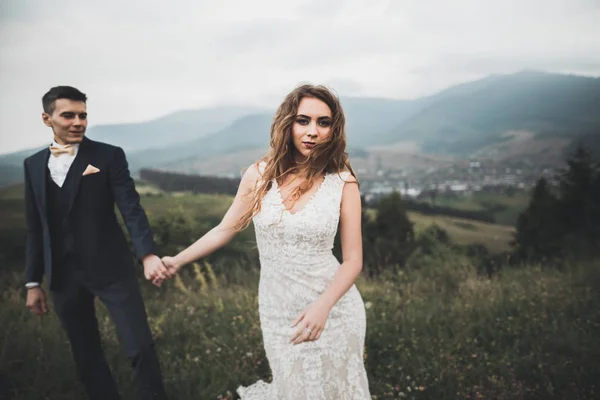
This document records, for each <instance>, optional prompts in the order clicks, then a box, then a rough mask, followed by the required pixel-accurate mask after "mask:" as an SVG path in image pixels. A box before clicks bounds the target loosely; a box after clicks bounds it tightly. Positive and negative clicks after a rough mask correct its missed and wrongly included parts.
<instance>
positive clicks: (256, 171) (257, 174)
mask: <svg viewBox="0 0 600 400" xmlns="http://www.w3.org/2000/svg"><path fill="white" fill-rule="evenodd" d="M264 168H265V167H264V162H262V161H257V162H255V163H253V164H250V165H249V166H248V167H247V168H246V169H245V170H244V171H243V175H242V181H241V183H240V185H243V186H248V187H254V185H255V184H256V182H257V181H258V180H259V179H260V178H261V176H262V173H263V171H264Z"/></svg>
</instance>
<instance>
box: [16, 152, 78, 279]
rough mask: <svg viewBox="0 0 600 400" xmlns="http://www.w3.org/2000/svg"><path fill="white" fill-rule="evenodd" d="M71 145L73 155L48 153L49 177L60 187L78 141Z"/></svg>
mask: <svg viewBox="0 0 600 400" xmlns="http://www.w3.org/2000/svg"><path fill="white" fill-rule="evenodd" d="M52 146H56V147H64V146H63V145H60V144H58V143H56V141H52ZM72 146H73V148H74V149H75V153H74V154H73V155H70V154H67V153H63V154H61V155H59V156H58V157H55V156H53V155H52V154H50V157H49V158H48V169H49V170H50V177H51V178H52V180H53V181H54V183H56V184H57V185H58V186H59V187H62V185H63V184H64V183H65V179H66V178H67V174H68V173H69V169H70V168H71V164H73V160H75V157H76V156H77V152H78V151H79V143H75V144H73V145H72ZM39 285H40V284H39V282H28V283H26V284H25V287H27V288H32V287H36V286H39Z"/></svg>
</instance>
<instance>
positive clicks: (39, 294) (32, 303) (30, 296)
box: [25, 286, 48, 315]
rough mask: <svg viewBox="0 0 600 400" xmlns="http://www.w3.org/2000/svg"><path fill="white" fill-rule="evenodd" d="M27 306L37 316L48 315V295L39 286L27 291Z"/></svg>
mask: <svg viewBox="0 0 600 400" xmlns="http://www.w3.org/2000/svg"><path fill="white" fill-rule="evenodd" d="M25 305H26V306H27V308H29V309H30V310H31V311H32V312H34V313H35V314H36V315H44V314H46V313H47V312H48V309H47V308H46V293H45V292H44V289H42V288H41V287H39V286H37V287H34V288H31V289H27V301H26V303H25Z"/></svg>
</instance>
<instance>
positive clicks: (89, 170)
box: [81, 164, 100, 176]
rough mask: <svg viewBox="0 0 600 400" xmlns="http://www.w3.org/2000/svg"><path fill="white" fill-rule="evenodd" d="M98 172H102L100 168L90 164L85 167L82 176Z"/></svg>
mask: <svg viewBox="0 0 600 400" xmlns="http://www.w3.org/2000/svg"><path fill="white" fill-rule="evenodd" d="M96 172H100V170H99V169H98V168H96V167H94V166H93V165H92V164H88V166H87V168H86V169H85V171H83V174H82V175H81V176H86V175H90V174H95V173H96Z"/></svg>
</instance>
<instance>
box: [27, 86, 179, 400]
mask: <svg viewBox="0 0 600 400" xmlns="http://www.w3.org/2000/svg"><path fill="white" fill-rule="evenodd" d="M86 101H87V97H86V95H85V94H83V93H82V92H80V91H79V90H77V89H75V88H73V87H69V86H57V87H53V88H52V89H50V91H49V92H48V93H46V94H45V95H44V96H43V98H42V105H43V109H44V112H43V113H42V119H43V121H44V124H46V126H48V127H50V128H52V131H53V132H54V140H53V143H52V145H51V146H50V148H47V149H44V150H42V151H40V152H38V153H36V154H34V155H32V156H31V157H29V158H27V159H26V160H25V163H24V166H25V207H26V219H27V245H26V262H25V282H26V287H27V307H28V308H29V309H30V310H31V311H33V312H34V313H35V314H37V315H42V314H45V313H46V311H47V307H46V294H45V292H44V290H43V289H42V287H41V286H40V284H41V282H42V278H43V276H44V275H45V276H46V279H47V281H48V288H49V290H50V294H51V295H52V299H53V303H54V308H55V311H56V314H57V315H58V317H59V319H60V321H61V323H62V326H63V328H64V329H65V331H66V333H67V336H68V337H69V341H70V343H71V349H72V353H73V358H74V359H75V364H76V367H77V371H78V374H79V377H80V379H81V381H82V382H83V384H84V386H85V389H86V392H87V394H88V396H89V398H90V399H98V400H100V399H102V400H106V399H119V398H120V397H119V394H118V392H117V387H116V384H115V381H114V379H113V377H112V375H111V372H110V369H109V367H108V364H107V362H106V359H105V357H104V353H103V351H102V348H101V345H100V335H99V332H98V322H97V320H96V313H95V308H94V299H95V298H96V297H98V298H99V299H100V301H102V302H103V303H104V305H105V306H106V308H107V309H108V311H109V313H110V314H111V316H112V319H113V321H114V323H115V325H116V327H117V331H118V334H119V338H120V340H121V343H122V345H123V347H124V350H125V354H126V355H127V357H128V358H129V359H130V361H131V366H132V368H133V376H134V380H135V381H136V383H137V385H138V387H139V393H140V398H141V399H166V394H165V391H164V388H163V384H162V377H161V372H160V366H159V362H158V358H157V356H156V353H155V350H154V345H153V341H152V335H151V333H150V329H149V327H148V322H147V317H146V312H145V308H144V303H143V300H142V296H141V294H140V289H139V286H138V283H137V280H136V274H135V269H134V265H133V264H134V263H133V257H132V255H131V253H130V251H129V247H128V245H127V242H126V240H125V236H124V234H123V231H122V230H121V228H120V226H119V224H118V222H117V217H116V215H115V212H114V205H115V203H116V205H117V207H118V208H119V210H120V212H121V215H122V216H123V219H124V221H125V224H126V225H127V229H128V231H129V234H130V237H131V241H132V243H133V247H134V249H135V252H136V256H137V258H138V259H139V260H141V262H142V263H143V265H144V275H145V277H146V279H156V280H157V281H158V280H159V279H164V278H167V277H169V271H167V270H166V268H165V267H164V265H163V264H162V263H161V261H160V259H159V258H158V257H157V256H156V255H155V254H154V253H155V247H154V241H153V236H152V231H151V230H150V226H149V224H148V220H147V218H146V214H145V213H144V210H143V209H142V206H141V205H140V202H139V200H140V198H139V195H138V193H137V192H136V190H135V186H134V182H133V180H132V178H131V176H130V174H129V169H128V166H127V161H126V159H125V153H124V152H123V150H122V149H121V148H119V147H115V146H111V145H108V144H104V143H100V142H94V141H92V140H89V139H87V138H85V136H84V134H85V130H86V127H87V110H86Z"/></svg>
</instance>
